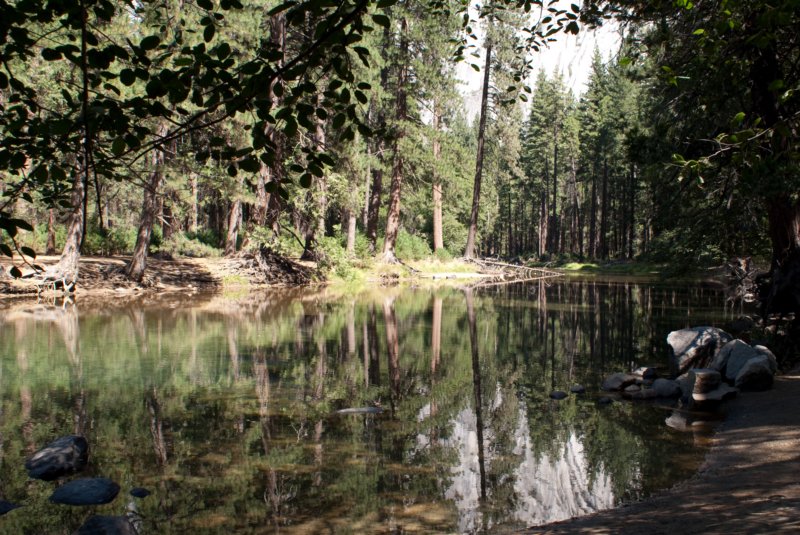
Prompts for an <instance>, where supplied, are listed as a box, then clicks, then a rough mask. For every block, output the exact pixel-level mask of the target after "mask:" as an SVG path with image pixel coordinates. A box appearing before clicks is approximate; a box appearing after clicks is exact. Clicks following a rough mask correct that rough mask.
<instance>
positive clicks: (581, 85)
mask: <svg viewBox="0 0 800 535" xmlns="http://www.w3.org/2000/svg"><path fill="white" fill-rule="evenodd" d="M556 39H557V41H556V42H555V43H551V44H550V47H549V48H547V49H543V50H541V51H540V52H539V53H538V54H536V55H535V56H534V57H533V58H532V59H533V64H534V69H533V72H532V73H531V79H530V80H528V85H530V86H531V87H532V86H533V82H534V80H536V76H537V75H538V74H539V70H541V69H544V71H545V72H546V73H547V75H548V76H549V75H551V74H552V73H553V71H554V70H555V69H558V70H559V71H561V73H562V75H563V76H564V80H565V82H566V84H567V86H568V87H570V88H572V92H573V93H574V94H575V96H576V97H578V96H580V95H581V94H583V93H584V91H585V90H586V82H587V81H588V79H589V73H590V72H591V65H592V54H593V53H594V47H595V46H597V47H598V49H599V50H600V54H601V55H602V56H603V59H604V60H608V58H609V57H611V56H613V55H615V54H616V53H617V51H618V49H619V44H620V36H619V32H618V29H617V26H616V25H615V24H606V25H605V26H603V27H601V28H599V29H598V30H594V31H592V30H586V29H583V28H582V29H581V31H580V33H579V34H578V35H570V34H566V33H559V34H557V35H556ZM480 53H481V59H480V60H478V63H479V64H480V65H482V64H483V55H484V51H483V50H482V49H481V51H480ZM457 74H458V76H459V78H461V80H462V82H463V86H462V94H463V95H464V98H465V100H466V101H467V102H469V103H471V102H472V101H473V99H475V98H479V97H476V95H479V94H480V90H481V84H482V82H483V74H482V73H479V72H476V71H475V70H474V69H472V67H470V66H469V64H467V63H466V62H462V63H461V64H459V65H458V67H457Z"/></svg>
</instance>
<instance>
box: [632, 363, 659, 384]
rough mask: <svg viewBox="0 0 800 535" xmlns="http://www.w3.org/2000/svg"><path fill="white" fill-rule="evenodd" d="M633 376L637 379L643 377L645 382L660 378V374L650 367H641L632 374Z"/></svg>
mask: <svg viewBox="0 0 800 535" xmlns="http://www.w3.org/2000/svg"><path fill="white" fill-rule="evenodd" d="M631 374H632V375H635V376H637V377H641V378H642V379H644V380H645V381H648V380H651V379H655V378H656V377H658V372H657V371H656V369H655V368H652V367H650V366H642V367H639V368H637V369H635V370H634V371H633V372H631Z"/></svg>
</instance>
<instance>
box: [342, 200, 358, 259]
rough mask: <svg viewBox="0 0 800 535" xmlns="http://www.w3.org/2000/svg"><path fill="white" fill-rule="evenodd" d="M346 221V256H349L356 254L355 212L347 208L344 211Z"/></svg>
mask: <svg viewBox="0 0 800 535" xmlns="http://www.w3.org/2000/svg"><path fill="white" fill-rule="evenodd" d="M345 212H346V214H345V215H346V217H345V219H346V220H347V254H348V255H350V256H353V255H355V253H356V212H355V210H350V209H349V208H347V209H346V210H345Z"/></svg>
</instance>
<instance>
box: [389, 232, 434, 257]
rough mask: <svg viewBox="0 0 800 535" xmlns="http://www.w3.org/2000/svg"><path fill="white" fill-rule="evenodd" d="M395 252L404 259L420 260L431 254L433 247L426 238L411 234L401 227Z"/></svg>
mask: <svg viewBox="0 0 800 535" xmlns="http://www.w3.org/2000/svg"><path fill="white" fill-rule="evenodd" d="M395 254H397V257H398V258H401V259H403V260H419V259H421V258H426V257H428V256H430V255H431V248H430V246H429V245H428V242H427V241H426V240H425V239H423V238H420V237H419V236H414V235H413V234H409V233H408V232H407V231H406V230H405V229H400V232H398V233H397V242H396V243H395Z"/></svg>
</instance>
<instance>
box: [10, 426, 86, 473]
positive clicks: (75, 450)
mask: <svg viewBox="0 0 800 535" xmlns="http://www.w3.org/2000/svg"><path fill="white" fill-rule="evenodd" d="M88 460H89V443H88V442H87V441H86V439H85V438H84V437H82V436H78V435H69V436H65V437H61V438H58V439H56V440H54V441H53V442H51V443H50V444H48V445H47V446H45V447H44V448H42V449H40V450H39V451H37V452H36V453H34V454H33V455H32V456H31V457H30V458H29V459H28V460H27V461H25V469H26V470H27V471H28V476H29V477H32V478H33V479H43V480H45V481H53V480H55V479H58V478H59V477H62V476H65V475H69V474H72V473H74V472H78V471H80V470H83V469H84V468H85V467H86V463H87V462H88Z"/></svg>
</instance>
